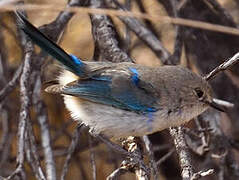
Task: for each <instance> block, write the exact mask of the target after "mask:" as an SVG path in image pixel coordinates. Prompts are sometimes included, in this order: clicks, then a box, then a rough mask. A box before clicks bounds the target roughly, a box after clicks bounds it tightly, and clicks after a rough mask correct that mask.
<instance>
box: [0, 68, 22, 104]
mask: <svg viewBox="0 0 239 180" xmlns="http://www.w3.org/2000/svg"><path fill="white" fill-rule="evenodd" d="M22 67H23V65H22V64H21V65H20V66H19V67H18V69H17V71H16V72H15V74H14V75H13V78H12V79H11V80H10V81H9V82H8V83H7V84H6V85H5V86H4V88H3V89H2V90H1V91H0V101H3V100H4V99H5V98H6V97H7V95H9V94H10V93H11V92H12V91H13V90H14V88H15V87H16V86H17V82H18V79H19V77H20V75H21V73H22Z"/></svg>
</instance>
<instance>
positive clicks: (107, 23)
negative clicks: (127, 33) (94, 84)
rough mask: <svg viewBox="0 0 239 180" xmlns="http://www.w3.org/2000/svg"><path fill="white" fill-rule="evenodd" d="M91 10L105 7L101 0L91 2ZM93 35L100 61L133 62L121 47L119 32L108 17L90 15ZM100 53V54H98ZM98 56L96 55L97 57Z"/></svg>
mask: <svg viewBox="0 0 239 180" xmlns="http://www.w3.org/2000/svg"><path fill="white" fill-rule="evenodd" d="M90 4H91V8H100V7H102V6H103V3H102V1H101V0H91V1H90ZM90 18H91V24H92V33H93V38H94V40H95V46H96V49H97V50H98V51H99V55H100V56H102V57H101V58H100V60H103V61H110V62H132V61H133V60H132V59H131V58H130V57H129V56H128V55H127V54H126V53H125V52H124V51H123V50H122V49H120V47H119V42H118V39H119V38H117V32H116V30H115V27H114V25H113V22H112V20H111V19H110V18H109V17H108V16H106V15H97V14H92V15H90ZM97 53H98V52H97ZM95 56H96V55H95Z"/></svg>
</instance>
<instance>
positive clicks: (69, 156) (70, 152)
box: [61, 126, 81, 180]
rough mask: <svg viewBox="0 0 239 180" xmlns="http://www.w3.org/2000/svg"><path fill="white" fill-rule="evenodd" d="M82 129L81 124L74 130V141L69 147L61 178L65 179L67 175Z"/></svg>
mask: <svg viewBox="0 0 239 180" xmlns="http://www.w3.org/2000/svg"><path fill="white" fill-rule="evenodd" d="M80 130H81V126H79V127H78V128H76V130H75V132H74V135H73V138H72V141H71V145H70V146H69V148H68V153H67V156H66V160H65V162H64V166H63V169H62V172H61V180H64V179H65V176H66V173H67V171H68V167H69V164H70V160H71V158H72V155H73V153H74V152H75V149H76V147H77V145H78V143H79V138H80V136H79V134H80Z"/></svg>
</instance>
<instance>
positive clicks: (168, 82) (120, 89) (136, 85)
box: [18, 14, 217, 138]
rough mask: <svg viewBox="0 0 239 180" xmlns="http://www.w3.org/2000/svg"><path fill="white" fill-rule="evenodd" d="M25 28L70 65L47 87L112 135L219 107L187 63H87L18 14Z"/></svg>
mask: <svg viewBox="0 0 239 180" xmlns="http://www.w3.org/2000/svg"><path fill="white" fill-rule="evenodd" d="M18 20H19V24H18V25H19V27H20V28H21V29H22V30H23V31H24V32H25V33H26V34H27V35H28V36H29V37H30V38H31V39H32V41H33V42H34V43H36V44H37V45H38V46H40V47H41V48H42V49H43V50H45V51H46V52H48V53H49V54H50V55H52V56H53V57H54V58H56V59H57V60H58V61H59V62H60V63H62V64H63V65H64V68H63V71H62V73H61V74H60V76H59V78H58V82H57V83H55V84H51V85H50V86H48V87H47V88H46V89H45V90H46V92H49V93H56V94H62V95H63V96H64V102H65V105H66V107H67V109H68V110H69V111H70V112H71V115H72V117H73V119H75V120H77V121H81V122H83V123H84V124H86V125H87V126H89V127H90V128H91V130H93V131H94V133H102V134H104V135H106V136H108V137H113V138H120V137H127V136H130V135H131V136H142V135H146V134H151V133H153V132H156V131H160V130H163V129H166V128H169V127H171V126H178V125H181V124H183V123H185V122H187V121H189V120H191V119H192V118H194V117H196V116H197V115H199V114H200V113H202V112H203V111H205V110H206V109H208V107H209V106H213V107H217V106H216V104H215V102H214V101H213V99H212V89H211V87H210V85H209V84H208V82H207V81H206V80H204V79H203V78H202V77H201V76H199V75H197V74H195V73H193V72H191V71H190V70H188V69H186V68H184V67H182V66H162V67H146V66H143V65H138V64H134V63H128V62H127V63H126V62H122V63H110V62H86V61H82V60H80V59H78V58H77V57H75V56H74V55H69V54H67V53H66V52H65V51H64V50H63V49H61V48H60V47H59V46H58V45H56V44H55V43H54V42H52V41H51V40H49V39H48V38H47V37H46V36H44V35H43V34H42V33H41V32H40V31H38V29H36V28H35V27H34V26H33V25H32V24H31V23H29V22H28V21H27V20H26V19H25V18H24V16H23V15H21V14H18Z"/></svg>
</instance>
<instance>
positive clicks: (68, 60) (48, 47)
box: [16, 12, 86, 77]
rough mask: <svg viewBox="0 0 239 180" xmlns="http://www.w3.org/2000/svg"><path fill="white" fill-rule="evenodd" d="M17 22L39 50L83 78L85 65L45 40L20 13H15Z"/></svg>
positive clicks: (48, 40)
mask: <svg viewBox="0 0 239 180" xmlns="http://www.w3.org/2000/svg"><path fill="white" fill-rule="evenodd" d="M16 16H17V22H18V26H19V27H20V29H21V30H22V31H23V32H24V33H25V34H27V35H28V36H29V37H30V39H31V40H32V41H33V42H34V43H35V44H37V45H38V46H39V47H40V48H41V49H43V50H44V51H46V52H47V53H49V54H50V55H51V56H52V57H54V58H56V59H57V60H58V61H59V62H61V63H62V64H63V65H64V66H66V67H67V69H68V70H70V71H71V72H73V73H74V74H76V75H78V76H80V77H81V76H85V75H86V74H85V73H86V72H85V70H86V67H85V66H86V64H85V63H83V62H82V61H81V60H79V59H78V58H77V57H75V56H74V55H69V54H67V53H66V52H65V51H64V50H63V49H62V48H61V47H59V46H58V45H57V44H56V43H54V42H53V41H51V40H50V39H49V38H47V37H46V36H45V35H44V34H43V33H41V32H40V31H39V30H38V29H37V28H36V27H34V26H33V25H32V24H31V23H30V22H29V21H28V20H27V19H26V18H25V17H24V15H23V14H21V13H20V12H16Z"/></svg>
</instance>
